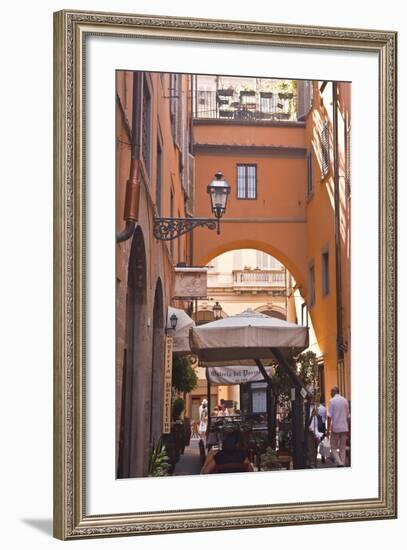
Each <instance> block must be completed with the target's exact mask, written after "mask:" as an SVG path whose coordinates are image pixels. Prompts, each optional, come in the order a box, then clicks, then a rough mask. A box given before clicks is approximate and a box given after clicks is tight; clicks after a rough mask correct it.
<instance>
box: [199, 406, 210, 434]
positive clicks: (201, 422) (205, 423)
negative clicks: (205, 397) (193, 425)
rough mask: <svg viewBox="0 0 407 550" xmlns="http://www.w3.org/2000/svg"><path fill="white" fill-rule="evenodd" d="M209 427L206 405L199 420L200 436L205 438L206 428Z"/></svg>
mask: <svg viewBox="0 0 407 550" xmlns="http://www.w3.org/2000/svg"><path fill="white" fill-rule="evenodd" d="M207 426H208V409H207V408H206V404H205V403H203V404H202V410H201V416H200V418H199V435H200V437H201V438H203V437H204V436H205V434H206V428H207Z"/></svg>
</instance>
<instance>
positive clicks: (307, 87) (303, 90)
mask: <svg viewBox="0 0 407 550" xmlns="http://www.w3.org/2000/svg"><path fill="white" fill-rule="evenodd" d="M312 95H313V82H312V80H297V119H298V120H301V121H302V120H305V119H306V117H307V115H308V113H309V111H310V110H311V107H312Z"/></svg>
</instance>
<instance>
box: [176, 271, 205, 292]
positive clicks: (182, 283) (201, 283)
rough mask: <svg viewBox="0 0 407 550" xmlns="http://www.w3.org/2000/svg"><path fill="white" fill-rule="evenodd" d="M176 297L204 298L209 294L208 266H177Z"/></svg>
mask: <svg viewBox="0 0 407 550" xmlns="http://www.w3.org/2000/svg"><path fill="white" fill-rule="evenodd" d="M174 271H175V284H174V297H177V298H204V297H206V295H207V292H208V290H207V273H208V270H207V269H206V268H199V267H188V268H187V267H176V268H175V270H174Z"/></svg>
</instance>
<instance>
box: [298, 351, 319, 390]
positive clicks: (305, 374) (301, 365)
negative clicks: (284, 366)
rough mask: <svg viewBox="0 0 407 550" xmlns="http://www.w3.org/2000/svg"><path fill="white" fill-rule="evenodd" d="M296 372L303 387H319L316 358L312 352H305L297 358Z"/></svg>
mask: <svg viewBox="0 0 407 550" xmlns="http://www.w3.org/2000/svg"><path fill="white" fill-rule="evenodd" d="M297 372H298V376H299V377H300V378H301V379H302V381H303V382H304V384H305V385H309V384H311V385H312V386H313V387H314V388H319V387H320V384H319V373H318V363H317V356H316V354H315V353H314V352H313V351H306V352H304V353H301V354H300V355H299V356H298V357H297Z"/></svg>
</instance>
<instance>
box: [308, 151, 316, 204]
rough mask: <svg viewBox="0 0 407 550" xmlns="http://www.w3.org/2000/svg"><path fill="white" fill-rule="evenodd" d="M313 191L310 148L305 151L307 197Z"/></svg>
mask: <svg viewBox="0 0 407 550" xmlns="http://www.w3.org/2000/svg"><path fill="white" fill-rule="evenodd" d="M313 193H314V182H313V179H312V149H310V150H309V151H308V152H307V197H308V198H309V197H311V196H312V194H313Z"/></svg>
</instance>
